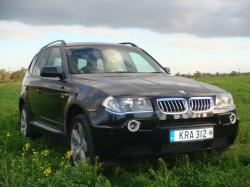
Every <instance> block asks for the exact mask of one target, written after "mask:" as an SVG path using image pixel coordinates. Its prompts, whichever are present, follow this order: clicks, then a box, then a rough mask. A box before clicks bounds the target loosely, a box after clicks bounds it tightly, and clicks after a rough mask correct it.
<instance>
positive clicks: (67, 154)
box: [65, 151, 72, 159]
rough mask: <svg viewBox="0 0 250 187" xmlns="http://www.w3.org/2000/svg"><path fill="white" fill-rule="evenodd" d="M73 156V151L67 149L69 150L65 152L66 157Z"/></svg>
mask: <svg viewBox="0 0 250 187" xmlns="http://www.w3.org/2000/svg"><path fill="white" fill-rule="evenodd" d="M71 156H72V151H67V152H66V153H65V157H66V158H67V159H69V158H71Z"/></svg>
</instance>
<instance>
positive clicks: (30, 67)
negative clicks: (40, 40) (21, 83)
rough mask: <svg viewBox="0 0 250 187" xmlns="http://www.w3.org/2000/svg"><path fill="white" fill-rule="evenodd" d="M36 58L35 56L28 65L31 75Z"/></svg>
mask: <svg viewBox="0 0 250 187" xmlns="http://www.w3.org/2000/svg"><path fill="white" fill-rule="evenodd" d="M36 57H37V55H36V56H34V58H33V59H32V61H31V63H30V66H29V72H31V73H32V71H33V69H34V66H35V64H36Z"/></svg>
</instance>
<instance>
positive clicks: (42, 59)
mask: <svg viewBox="0 0 250 187" xmlns="http://www.w3.org/2000/svg"><path fill="white" fill-rule="evenodd" d="M49 53H50V49H46V50H44V51H42V52H41V53H40V54H39V56H38V58H37V62H36V65H35V67H34V71H33V75H34V76H40V69H41V67H43V66H45V64H46V63H47V60H48V57H49Z"/></svg>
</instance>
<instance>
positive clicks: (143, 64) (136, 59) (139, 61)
mask: <svg viewBox="0 0 250 187" xmlns="http://www.w3.org/2000/svg"><path fill="white" fill-rule="evenodd" d="M129 55H130V57H131V59H132V61H133V63H134V65H135V67H136V69H137V72H155V69H154V68H153V66H152V65H151V64H150V63H149V62H148V61H146V60H145V58H143V57H142V56H141V55H140V54H138V53H133V52H130V53H129Z"/></svg>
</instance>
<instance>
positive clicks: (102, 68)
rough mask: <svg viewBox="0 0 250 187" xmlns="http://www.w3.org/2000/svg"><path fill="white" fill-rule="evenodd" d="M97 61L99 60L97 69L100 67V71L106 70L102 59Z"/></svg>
mask: <svg viewBox="0 0 250 187" xmlns="http://www.w3.org/2000/svg"><path fill="white" fill-rule="evenodd" d="M96 62H97V69H98V70H99V71H104V65H103V61H102V59H101V58H99V59H98V60H97V61H96Z"/></svg>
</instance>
